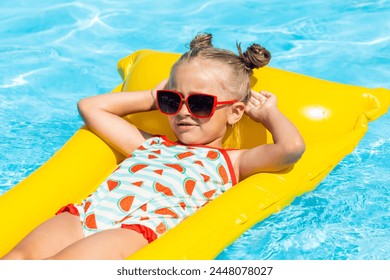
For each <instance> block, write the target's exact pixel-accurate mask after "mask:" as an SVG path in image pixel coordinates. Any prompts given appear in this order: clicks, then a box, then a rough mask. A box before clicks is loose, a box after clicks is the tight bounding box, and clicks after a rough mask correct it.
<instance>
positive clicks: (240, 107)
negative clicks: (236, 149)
mask: <svg viewBox="0 0 390 280" xmlns="http://www.w3.org/2000/svg"><path fill="white" fill-rule="evenodd" d="M229 109H230V110H229V114H228V120H227V121H228V124H229V125H231V126H233V125H234V124H235V123H237V122H238V121H239V120H240V119H241V117H242V115H243V114H244V112H245V103H244V102H241V101H239V102H236V103H234V104H233V105H231V106H230V108H229Z"/></svg>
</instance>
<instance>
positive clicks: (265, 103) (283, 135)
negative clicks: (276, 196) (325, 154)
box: [236, 91, 305, 180]
mask: <svg viewBox="0 0 390 280" xmlns="http://www.w3.org/2000/svg"><path fill="white" fill-rule="evenodd" d="M245 113H246V114H247V115H248V116H249V117H250V118H251V119H253V120H254V121H256V122H260V123H262V124H263V126H264V127H265V128H266V129H267V130H268V131H270V132H271V134H272V138H273V142H274V143H273V144H265V145H261V146H257V147H254V148H252V149H247V150H240V151H238V154H237V157H236V170H237V171H238V172H239V178H240V180H242V179H244V178H246V177H248V176H250V175H252V174H254V173H258V172H264V171H281V170H283V169H285V168H287V167H289V166H290V165H292V164H293V163H295V162H296V161H297V160H298V159H299V158H300V157H301V156H302V154H303V152H304V151H305V144H304V141H303V139H302V137H301V135H300V133H299V131H298V130H297V128H296V127H295V126H294V125H293V124H292V123H291V122H290V120H289V119H287V118H286V117H285V116H284V115H283V114H282V113H281V112H280V111H279V109H278V107H277V105H276V97H275V96H274V95H273V94H271V93H269V92H265V91H262V92H260V93H258V92H255V91H252V97H251V99H250V101H249V102H248V104H247V105H246V107H245Z"/></svg>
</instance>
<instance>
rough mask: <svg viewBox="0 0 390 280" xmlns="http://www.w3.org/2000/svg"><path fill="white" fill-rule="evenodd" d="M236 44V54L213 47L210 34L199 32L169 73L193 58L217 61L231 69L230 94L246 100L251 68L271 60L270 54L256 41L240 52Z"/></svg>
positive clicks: (251, 73)
mask: <svg viewBox="0 0 390 280" xmlns="http://www.w3.org/2000/svg"><path fill="white" fill-rule="evenodd" d="M236 46H237V50H238V55H237V54H235V53H234V52H232V51H230V50H226V49H220V48H215V47H214V46H213V44H212V35H211V34H209V33H200V34H198V35H196V36H195V38H194V39H192V41H191V43H190V50H189V51H188V52H186V53H184V54H183V55H182V56H181V57H180V58H179V60H178V61H177V62H176V63H175V64H174V65H173V67H172V70H171V74H172V73H174V71H175V69H176V68H177V67H178V66H179V65H180V64H182V63H183V62H190V61H191V60H193V59H195V58H202V59H206V60H213V61H217V62H219V63H222V64H224V65H226V66H227V67H228V68H229V69H230V71H231V72H230V73H231V76H230V77H229V79H226V80H227V81H228V82H227V84H226V86H227V89H228V91H229V92H230V94H232V95H233V96H235V97H236V98H237V99H239V100H241V101H243V102H246V101H248V100H249V99H250V93H251V90H250V89H251V77H252V75H253V69H255V68H256V69H257V68H260V67H263V66H265V65H267V64H268V63H269V61H270V60H271V54H270V52H269V51H268V50H267V49H266V48H264V47H262V46H260V45H259V44H256V43H253V44H252V45H250V46H249V47H248V48H247V49H246V51H245V52H242V50H241V44H240V43H237V45H236ZM171 77H172V75H171Z"/></svg>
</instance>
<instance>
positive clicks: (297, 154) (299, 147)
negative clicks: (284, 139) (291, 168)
mask: <svg viewBox="0 0 390 280" xmlns="http://www.w3.org/2000/svg"><path fill="white" fill-rule="evenodd" d="M305 150H306V145H305V143H304V142H303V141H296V142H293V143H290V145H289V146H288V148H287V150H286V164H288V165H292V164H294V163H296V162H297V161H298V160H299V159H300V158H301V157H302V155H303V153H304V152H305Z"/></svg>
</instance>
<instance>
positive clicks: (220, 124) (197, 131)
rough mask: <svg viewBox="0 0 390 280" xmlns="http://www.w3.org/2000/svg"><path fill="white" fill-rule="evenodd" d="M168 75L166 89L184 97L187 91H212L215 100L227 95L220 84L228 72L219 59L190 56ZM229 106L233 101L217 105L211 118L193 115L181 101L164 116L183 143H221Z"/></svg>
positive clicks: (230, 108)
mask: <svg viewBox="0 0 390 280" xmlns="http://www.w3.org/2000/svg"><path fill="white" fill-rule="evenodd" d="M225 67H226V66H225ZM172 75H173V77H171V82H170V89H172V90H175V91H178V92H180V93H181V94H182V95H183V97H184V99H185V98H186V97H187V96H188V95H189V94H191V93H206V94H211V95H215V96H217V98H218V101H226V100H230V99H231V98H229V97H228V95H227V94H226V88H225V87H224V85H225V84H226V82H227V78H226V77H228V73H227V71H226V69H225V68H224V65H222V64H220V63H214V64H212V61H205V60H202V59H194V60H192V61H191V62H183V63H182V64H180V65H179V66H177V67H176V69H175V71H174V73H172ZM239 103H241V102H239ZM233 106H235V104H233V105H220V106H217V109H216V111H215V113H214V115H213V116H212V117H211V118H196V117H194V116H192V115H191V114H190V113H189V112H188V109H187V106H186V105H185V104H183V106H182V107H181V109H180V111H179V112H178V113H177V114H175V115H171V116H168V120H169V124H170V126H171V128H172V130H173V132H174V133H175V135H176V137H177V138H178V140H179V141H180V142H182V143H183V144H186V145H190V144H192V145H194V144H195V145H208V146H212V147H222V140H223V138H224V135H225V133H226V129H227V125H228V121H229V120H230V119H231V117H229V116H230V115H231V114H233V113H232V107H233ZM241 115H242V113H241Z"/></svg>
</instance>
